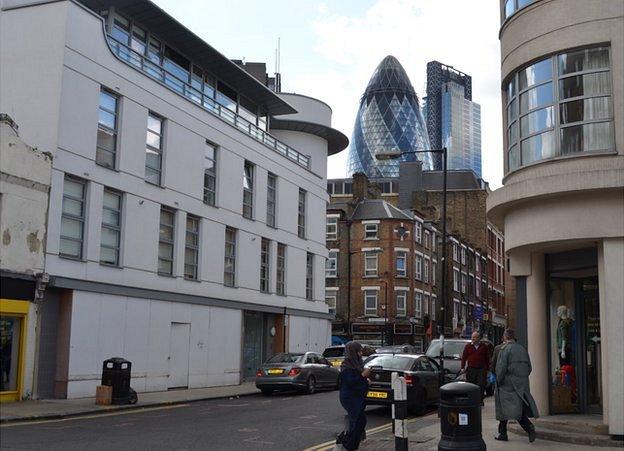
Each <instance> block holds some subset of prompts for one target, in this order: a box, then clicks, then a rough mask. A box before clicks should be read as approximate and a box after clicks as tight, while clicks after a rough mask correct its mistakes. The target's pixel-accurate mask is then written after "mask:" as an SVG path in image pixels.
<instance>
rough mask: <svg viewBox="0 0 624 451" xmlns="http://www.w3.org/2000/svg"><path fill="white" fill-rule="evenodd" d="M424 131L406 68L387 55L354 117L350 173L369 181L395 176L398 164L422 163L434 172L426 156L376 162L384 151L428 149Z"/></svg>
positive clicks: (416, 97) (427, 155) (430, 160)
mask: <svg viewBox="0 0 624 451" xmlns="http://www.w3.org/2000/svg"><path fill="white" fill-rule="evenodd" d="M430 148H431V147H430V146H429V138H428V136H427V128H426V126H425V121H424V119H423V117H422V114H421V111H420V106H419V102H418V96H417V95H416V91H414V87H413V86H412V83H411V82H410V80H409V78H408V76H407V74H406V73H405V69H403V66H401V63H399V61H398V60H397V59H396V58H395V57H394V56H391V55H389V56H386V57H385V58H384V59H383V60H382V61H381V63H379V66H377V69H375V72H374V73H373V76H372V77H371V79H370V81H369V82H368V86H367V87H366V90H365V91H364V95H362V99H361V100H360V108H359V110H358V113H357V116H356V118H355V126H354V128H353V137H352V139H351V146H350V147H349V162H348V171H349V174H354V173H356V172H363V173H365V174H366V175H367V176H368V177H370V178H376V177H397V176H398V175H399V165H400V163H401V161H415V160H416V159H418V160H420V161H422V162H423V169H425V170H429V169H433V158H432V155H431V154H429V153H422V154H408V155H403V156H402V157H400V158H397V159H393V160H385V161H382V160H378V159H377V158H376V157H375V155H376V154H380V153H385V152H389V151H390V152H397V151H402V152H405V151H413V150H424V149H430Z"/></svg>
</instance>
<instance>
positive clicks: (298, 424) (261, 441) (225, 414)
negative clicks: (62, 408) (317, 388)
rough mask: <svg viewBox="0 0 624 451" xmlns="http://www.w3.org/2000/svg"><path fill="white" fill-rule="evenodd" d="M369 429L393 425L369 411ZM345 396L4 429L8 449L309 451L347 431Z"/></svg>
mask: <svg viewBox="0 0 624 451" xmlns="http://www.w3.org/2000/svg"><path fill="white" fill-rule="evenodd" d="M367 412H368V427H367V428H374V427H376V426H380V425H383V424H386V423H388V422H390V419H391V418H390V411H389V409H383V408H378V407H368V408H367ZM344 414H345V412H344V410H343V409H342V407H341V406H340V403H339V401H338V392H337V391H330V392H320V393H316V394H314V395H309V396H308V395H298V394H277V395H273V396H269V397H265V396H262V395H253V396H245V397H241V398H237V399H220V400H210V401H201V402H196V403H189V404H184V405H177V406H168V407H164V408H152V409H145V410H142V411H134V412H125V413H122V414H110V415H107V416H103V415H97V416H92V417H89V418H72V419H65V420H61V421H58V420H56V421H47V422H38V423H30V424H21V425H4V426H2V427H1V428H0V447H1V448H2V449H3V450H36V449H46V450H61V449H62V450H83V449H84V450H87V449H88V450H100V449H101V450H104V449H106V450H110V449H116V450H126V449H132V450H147V449H149V450H164V449H167V450H199V449H201V450H207V449H210V450H268V449H271V450H274V449H279V450H302V449H305V448H307V447H310V446H313V445H316V444H319V443H323V442H327V441H329V440H332V439H334V438H335V436H336V433H337V432H339V431H341V430H342V428H343V425H344Z"/></svg>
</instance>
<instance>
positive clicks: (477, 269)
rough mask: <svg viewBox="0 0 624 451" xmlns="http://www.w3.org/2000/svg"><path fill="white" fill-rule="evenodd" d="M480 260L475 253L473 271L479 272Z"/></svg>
mask: <svg viewBox="0 0 624 451" xmlns="http://www.w3.org/2000/svg"><path fill="white" fill-rule="evenodd" d="M480 261H481V257H479V256H478V255H477V256H476V258H475V272H481V266H480Z"/></svg>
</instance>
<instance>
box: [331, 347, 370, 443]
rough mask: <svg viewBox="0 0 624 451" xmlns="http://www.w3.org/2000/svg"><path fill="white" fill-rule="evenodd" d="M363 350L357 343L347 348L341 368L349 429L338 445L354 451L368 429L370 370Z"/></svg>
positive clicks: (341, 389)
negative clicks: (367, 410)
mask: <svg viewBox="0 0 624 451" xmlns="http://www.w3.org/2000/svg"><path fill="white" fill-rule="evenodd" d="M363 351H364V350H363V348H362V345H361V344H360V343H358V342H357V341H350V342H348V343H347V344H346V346H345V359H344V361H343V362H342V365H341V366H340V404H342V407H343V408H344V409H345V410H346V411H347V415H348V417H349V428H348V429H347V431H346V433H341V434H340V435H339V436H338V439H337V440H336V443H337V444H342V446H343V447H344V448H345V449H347V450H349V451H353V450H355V449H358V447H359V446H360V441H361V440H362V434H363V433H364V429H365V428H366V412H365V408H366V393H367V392H368V379H367V378H368V375H369V374H370V369H369V368H364V361H363V360H362V354H363Z"/></svg>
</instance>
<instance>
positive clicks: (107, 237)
mask: <svg viewBox="0 0 624 451" xmlns="http://www.w3.org/2000/svg"><path fill="white" fill-rule="evenodd" d="M120 243H121V193H119V192H117V191H114V190H112V189H109V188H104V198H103V199H102V235H101V237H100V263H104V264H107V265H114V266H119V248H120Z"/></svg>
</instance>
